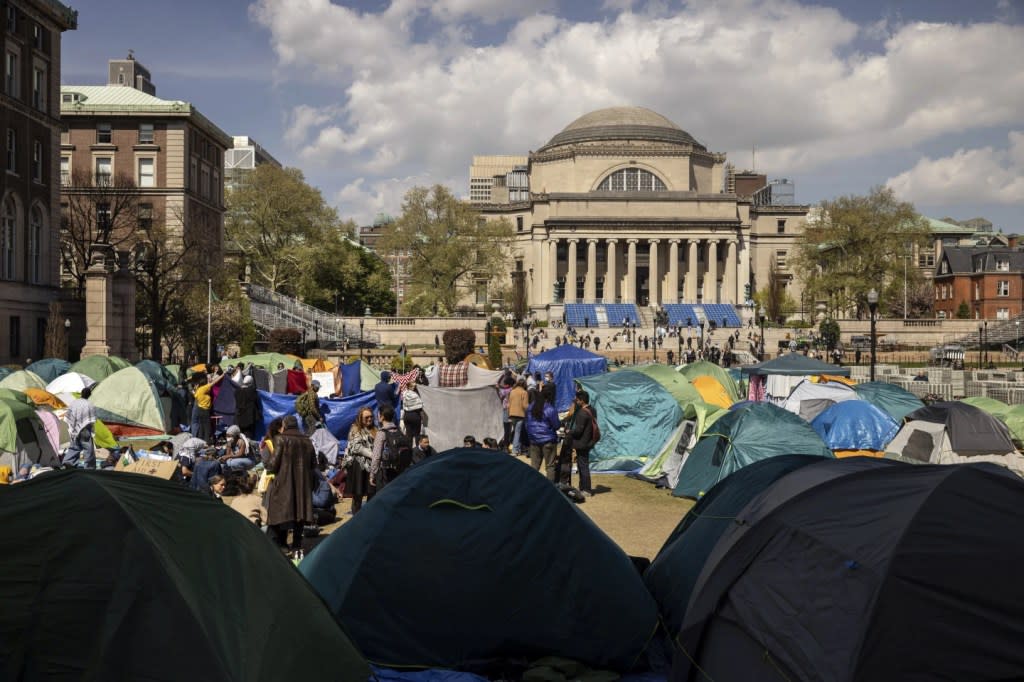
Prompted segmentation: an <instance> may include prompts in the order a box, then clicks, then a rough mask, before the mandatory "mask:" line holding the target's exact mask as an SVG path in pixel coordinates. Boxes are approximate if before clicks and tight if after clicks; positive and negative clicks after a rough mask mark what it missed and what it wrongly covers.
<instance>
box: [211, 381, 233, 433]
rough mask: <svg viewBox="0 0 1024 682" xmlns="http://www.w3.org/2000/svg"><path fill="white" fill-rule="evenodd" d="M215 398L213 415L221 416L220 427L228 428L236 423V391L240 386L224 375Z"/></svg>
mask: <svg viewBox="0 0 1024 682" xmlns="http://www.w3.org/2000/svg"><path fill="white" fill-rule="evenodd" d="M218 388H219V389H220V390H219V391H217V397H216V398H214V399H213V416H214V417H219V418H220V423H219V424H218V428H223V429H226V428H228V427H229V426H231V425H232V424H234V423H235V391H236V390H238V388H239V386H238V384H236V383H235V382H234V381H232V380H231V379H229V378H228V377H224V378H223V379H222V380H221V382H220V386H219V387H218Z"/></svg>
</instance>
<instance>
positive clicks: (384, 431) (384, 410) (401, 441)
mask: <svg viewBox="0 0 1024 682" xmlns="http://www.w3.org/2000/svg"><path fill="white" fill-rule="evenodd" d="M380 421H381V425H380V430H378V431H377V437H376V438H375V439H374V441H373V458H372V459H371V460H370V480H371V481H373V482H374V485H376V487H377V491H378V492H380V490H381V488H383V487H384V486H386V485H387V484H388V483H390V482H391V481H393V480H395V478H396V477H397V476H398V475H399V474H400V473H402V472H403V471H405V470H406V469H407V468H408V467H409V464H411V463H412V442H411V441H410V440H409V437H408V436H407V435H406V434H404V433H403V432H402V430H401V429H399V428H398V425H397V424H396V423H395V408H394V407H392V406H391V405H387V404H385V405H384V406H382V407H381V408H380Z"/></svg>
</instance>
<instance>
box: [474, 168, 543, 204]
mask: <svg viewBox="0 0 1024 682" xmlns="http://www.w3.org/2000/svg"><path fill="white" fill-rule="evenodd" d="M526 163H527V157H525V156H474V157H473V163H472V165H471V166H470V167H469V201H470V203H473V204H489V203H491V201H492V198H491V190H492V188H493V187H494V186H495V184H496V183H498V184H500V185H501V186H503V187H504V186H506V184H505V183H506V177H507V176H508V175H509V174H510V173H513V171H516V170H517V169H518V170H519V173H518V174H517V175H516V176H515V178H516V179H524V180H525V178H523V175H524V174H525V170H526ZM524 189H526V190H527V191H529V187H528V186H527V187H526V188H524ZM522 198H523V199H525V198H526V197H522ZM517 199H519V198H518V197H517ZM499 203H505V202H503V201H502V202H499Z"/></svg>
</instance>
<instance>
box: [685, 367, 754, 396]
mask: <svg viewBox="0 0 1024 682" xmlns="http://www.w3.org/2000/svg"><path fill="white" fill-rule="evenodd" d="M678 371H679V373H680V374H682V375H683V376H684V377H686V378H687V379H689V380H690V382H691V383H692V382H693V380H694V379H696V378H697V377H703V376H709V377H712V378H714V379H715V380H716V381H717V382H718V383H720V384H722V388H724V389H725V391H726V393H728V394H729V397H730V398H731V399H732V401H733V402H736V401H738V400H740V389H739V386H738V385H737V384H736V380H735V379H733V378H732V375H731V374H729V371H728V370H726V369H722V368H721V367H719V366H718V365H716V364H715V363H713V362H708V361H707V360H699V361H697V362H691V363H690V364H688V365H683V366H681V367H679V368H678Z"/></svg>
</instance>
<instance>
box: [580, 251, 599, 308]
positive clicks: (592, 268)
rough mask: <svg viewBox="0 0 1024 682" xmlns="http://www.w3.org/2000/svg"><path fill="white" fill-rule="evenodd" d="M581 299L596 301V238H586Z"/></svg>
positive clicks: (588, 301)
mask: <svg viewBox="0 0 1024 682" xmlns="http://www.w3.org/2000/svg"><path fill="white" fill-rule="evenodd" d="M583 300H584V302H586V303H596V302H597V240H596V239H588V240H587V279H586V281H585V282H584V284H583Z"/></svg>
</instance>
